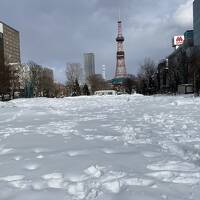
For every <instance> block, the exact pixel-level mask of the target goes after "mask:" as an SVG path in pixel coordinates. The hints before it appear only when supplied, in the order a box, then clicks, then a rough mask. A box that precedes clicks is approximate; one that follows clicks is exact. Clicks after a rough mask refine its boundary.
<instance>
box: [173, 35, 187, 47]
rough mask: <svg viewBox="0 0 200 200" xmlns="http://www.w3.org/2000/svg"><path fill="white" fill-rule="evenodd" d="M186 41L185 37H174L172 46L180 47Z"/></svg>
mask: <svg viewBox="0 0 200 200" xmlns="http://www.w3.org/2000/svg"><path fill="white" fill-rule="evenodd" d="M184 40H185V37H184V35H177V36H174V38H173V44H172V46H173V47H176V46H180V45H182V44H183V43H184Z"/></svg>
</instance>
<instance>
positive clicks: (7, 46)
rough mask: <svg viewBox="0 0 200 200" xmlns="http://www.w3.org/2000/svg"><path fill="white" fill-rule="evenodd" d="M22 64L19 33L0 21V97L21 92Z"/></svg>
mask: <svg viewBox="0 0 200 200" xmlns="http://www.w3.org/2000/svg"><path fill="white" fill-rule="evenodd" d="M20 62H21V59H20V37H19V32H18V31H17V30H15V29H14V28H12V27H10V26H8V25H7V24H5V23H3V22H1V21H0V95H4V94H14V92H16V91H19V89H20V86H19V81H18V79H19V76H18V71H19V70H18V69H19V67H20Z"/></svg>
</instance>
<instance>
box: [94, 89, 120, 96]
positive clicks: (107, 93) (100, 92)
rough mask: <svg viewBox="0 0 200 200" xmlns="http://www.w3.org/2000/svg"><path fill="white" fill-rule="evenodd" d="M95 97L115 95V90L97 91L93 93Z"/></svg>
mask: <svg viewBox="0 0 200 200" xmlns="http://www.w3.org/2000/svg"><path fill="white" fill-rule="evenodd" d="M94 95H97V96H104V95H117V92H116V91H115V90H99V91H96V92H95V93H94Z"/></svg>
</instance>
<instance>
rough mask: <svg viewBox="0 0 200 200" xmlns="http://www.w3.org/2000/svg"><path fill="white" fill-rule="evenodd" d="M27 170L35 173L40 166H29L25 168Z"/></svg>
mask: <svg viewBox="0 0 200 200" xmlns="http://www.w3.org/2000/svg"><path fill="white" fill-rule="evenodd" d="M24 168H25V169H26V170H30V171H33V170H36V169H38V168H39V165H38V164H28V165H26V166H25V167H24Z"/></svg>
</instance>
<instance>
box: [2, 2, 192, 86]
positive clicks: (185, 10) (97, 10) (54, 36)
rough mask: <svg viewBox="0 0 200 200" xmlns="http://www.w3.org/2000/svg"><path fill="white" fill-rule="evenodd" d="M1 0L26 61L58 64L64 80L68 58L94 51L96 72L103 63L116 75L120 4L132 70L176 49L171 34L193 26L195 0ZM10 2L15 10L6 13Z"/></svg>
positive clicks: (4, 18)
mask: <svg viewBox="0 0 200 200" xmlns="http://www.w3.org/2000/svg"><path fill="white" fill-rule="evenodd" d="M1 2H2V3H1V7H0V13H1V15H0V19H1V21H4V22H5V23H7V24H10V25H11V26H13V27H14V28H16V29H17V30H19V31H20V33H21V51H22V62H27V61H28V60H34V61H35V62H37V63H39V64H42V65H44V66H50V67H54V68H55V75H56V79H58V80H59V81H62V82H64V80H65V77H64V73H63V71H64V70H65V66H66V63H67V62H79V63H81V64H82V65H83V54H84V53H86V52H94V53H95V55H96V71H97V73H101V69H102V65H103V64H105V65H106V67H107V68H106V72H107V77H108V78H112V77H113V74H114V71H115V64H116V62H115V52H116V47H115V37H116V21H117V19H118V10H119V7H120V8H121V15H122V21H123V24H124V36H125V37H126V44H125V51H126V54H127V56H126V60H127V61H126V62H127V72H128V73H136V72H137V69H138V66H139V64H140V63H142V62H143V60H144V58H145V57H151V58H152V59H154V60H155V61H159V60H160V59H161V58H163V56H165V55H167V54H168V53H170V52H172V51H173V49H172V48H171V38H172V37H173V35H176V34H182V33H183V32H184V31H185V30H186V29H191V28H192V2H193V1H192V0H189V1H188V0H177V1H175V2H174V1H172V0H170V1H167V2H163V1H162V2H160V1H153V0H151V1H145V0H143V1H140V2H136V1H130V0H125V1H123V2H122V1H118V0H117V1H113V0H111V1H109V2H108V1H99V0H97V1H84V2H80V1H67V2H66V1H63V0H60V1H59V3H56V2H55V1H48V3H45V2H41V1H39V0H36V1H24V0H20V1H18V2H13V1H11V0H2V1H1ZM11 4H12V6H13V7H15V10H13V11H12V12H8V11H9V7H10V5H11ZM74 10H76V12H74ZM155 10H156V12H155ZM77 12H78V15H77ZM25 16H26V17H25ZM41 44H42V45H41Z"/></svg>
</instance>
